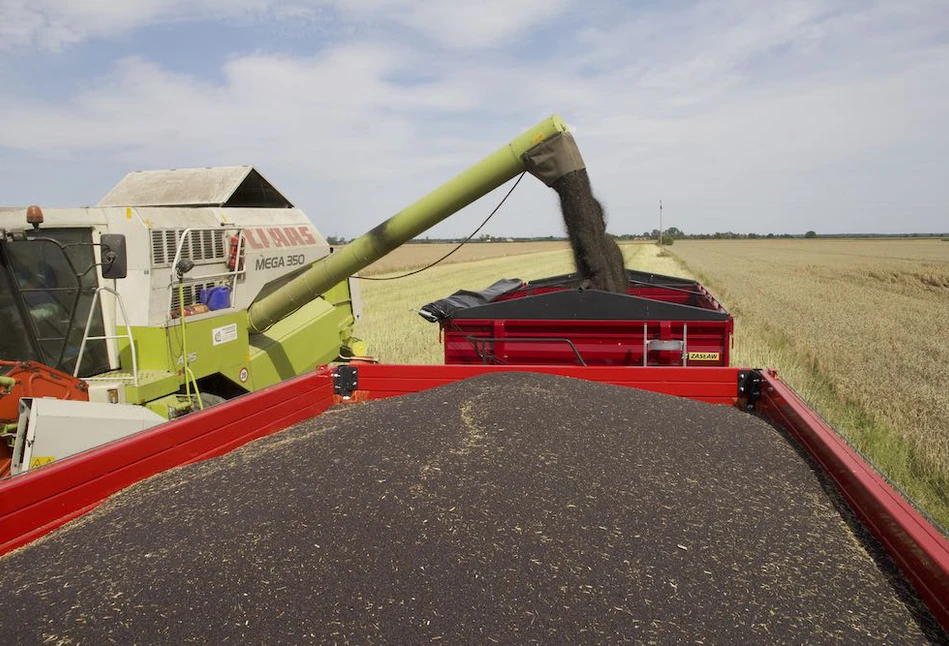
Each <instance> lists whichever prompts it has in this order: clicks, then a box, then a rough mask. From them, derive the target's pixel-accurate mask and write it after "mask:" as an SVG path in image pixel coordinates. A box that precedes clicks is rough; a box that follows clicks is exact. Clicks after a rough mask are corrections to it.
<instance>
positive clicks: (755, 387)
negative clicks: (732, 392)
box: [738, 368, 761, 411]
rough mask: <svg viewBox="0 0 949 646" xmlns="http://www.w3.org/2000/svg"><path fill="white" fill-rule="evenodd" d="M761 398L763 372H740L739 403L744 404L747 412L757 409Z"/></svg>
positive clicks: (755, 370) (758, 370)
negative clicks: (756, 405)
mask: <svg viewBox="0 0 949 646" xmlns="http://www.w3.org/2000/svg"><path fill="white" fill-rule="evenodd" d="M759 397H761V370H760V369H758V368H755V369H754V370H739V371H738V402H739V404H741V403H742V402H744V407H745V410H747V411H751V410H754V409H755V404H756V403H757V401H758V398H759Z"/></svg>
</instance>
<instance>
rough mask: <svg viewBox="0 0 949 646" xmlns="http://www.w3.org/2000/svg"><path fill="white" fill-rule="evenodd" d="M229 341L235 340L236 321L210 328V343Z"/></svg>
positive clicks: (219, 343) (218, 343)
mask: <svg viewBox="0 0 949 646" xmlns="http://www.w3.org/2000/svg"><path fill="white" fill-rule="evenodd" d="M231 341H237V323H231V324H230V325H225V326H224V327H216V328H214V329H213V330H211V343H213V344H214V345H221V344H223V343H230V342H231Z"/></svg>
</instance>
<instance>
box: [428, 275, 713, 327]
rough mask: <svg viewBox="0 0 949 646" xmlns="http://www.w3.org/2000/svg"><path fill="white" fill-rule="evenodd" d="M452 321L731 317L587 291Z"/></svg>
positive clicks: (483, 308)
mask: <svg viewBox="0 0 949 646" xmlns="http://www.w3.org/2000/svg"><path fill="white" fill-rule="evenodd" d="M495 284H497V283H495ZM492 287H493V286H492ZM451 298H454V297H451ZM446 300H447V299H446ZM438 302H441V301H438ZM426 307H428V306H426ZM423 316H424V315H423ZM451 318H454V319H520V320H575V321H596V320H604V321H670V320H671V321H727V320H728V314H726V313H724V312H718V311H715V310H707V309H703V308H700V307H692V306H690V305H679V304H676V303H667V302H663V301H655V300H651V299H648V298H640V297H639V296H626V295H623V294H613V293H611V292H601V291H599V290H593V289H587V290H565V291H559V292H549V293H547V294H537V295H535V296H526V297H524V298H514V299H511V300H507V301H500V302H498V303H487V304H485V305H480V306H477V307H471V306H469V307H467V308H465V309H456V310H455V311H454V313H453V314H452V315H451ZM430 320H431V319H430Z"/></svg>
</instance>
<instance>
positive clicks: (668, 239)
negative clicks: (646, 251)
mask: <svg viewBox="0 0 949 646" xmlns="http://www.w3.org/2000/svg"><path fill="white" fill-rule="evenodd" d="M673 242H675V239H674V238H673V237H672V236H670V235H669V234H668V233H663V234H662V245H663V246H664V247H668V246H670V245H671V244H672V243H673Z"/></svg>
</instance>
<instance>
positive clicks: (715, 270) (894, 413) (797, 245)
mask: <svg viewBox="0 0 949 646" xmlns="http://www.w3.org/2000/svg"><path fill="white" fill-rule="evenodd" d="M671 251H672V253H673V254H674V255H675V257H676V258H678V259H679V260H680V261H681V263H682V264H683V265H684V267H687V268H688V270H689V271H690V272H691V273H692V274H693V275H694V276H695V277H696V278H698V279H699V280H700V281H702V283H703V284H705V285H706V287H708V288H709V290H710V291H711V292H712V293H713V294H715V295H716V296H717V297H718V298H719V299H721V300H722V302H723V303H724V304H725V306H726V307H727V308H729V309H730V311H731V312H732V313H733V314H734V315H735V318H736V329H735V352H734V354H733V355H732V356H733V364H735V365H739V364H743V365H753V366H757V367H773V368H777V369H778V371H779V374H780V375H781V376H782V378H784V379H785V380H786V381H787V382H788V383H790V384H791V385H792V386H793V387H794V388H795V389H796V390H798V392H800V393H801V394H802V395H803V396H804V397H805V399H807V400H808V401H809V402H810V403H811V404H812V405H813V406H814V407H815V408H817V409H818V410H819V411H820V412H821V414H822V415H823V416H824V417H825V418H827V419H828V421H830V422H831V423H832V424H833V425H834V426H835V427H836V428H837V429H838V430H839V431H840V432H841V433H843V434H844V435H845V436H846V437H847V438H848V439H850V440H851V442H852V443H853V444H854V445H855V446H856V447H857V448H859V449H860V450H861V451H863V452H864V453H865V454H866V455H867V456H868V457H870V459H872V460H873V461H874V462H875V463H876V464H877V465H878V466H879V467H880V469H881V470H882V471H883V472H884V473H886V474H887V475H888V476H889V477H890V478H891V479H893V480H894V481H895V482H896V483H897V484H898V485H900V486H901V487H903V488H904V489H905V490H906V491H907V492H908V493H909V494H910V495H911V496H912V497H913V498H914V499H915V500H916V501H917V502H919V503H920V504H921V505H922V506H923V507H924V508H925V509H926V510H928V511H929V512H930V513H931V514H932V515H933V516H935V517H936V518H937V519H939V520H940V522H941V523H942V524H943V525H944V526H946V525H949V244H946V243H944V242H940V241H939V240H912V239H910V240H903V239H901V240H819V239H818V240H775V241H761V240H755V241H743V240H736V241H727V240H713V241H681V242H677V243H676V244H675V245H674V247H673V248H672V250H671Z"/></svg>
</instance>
